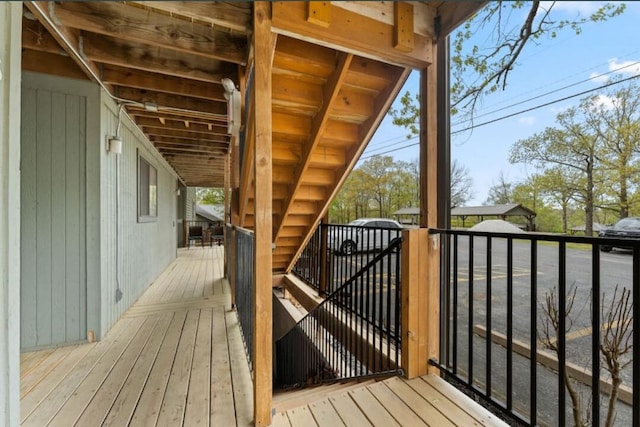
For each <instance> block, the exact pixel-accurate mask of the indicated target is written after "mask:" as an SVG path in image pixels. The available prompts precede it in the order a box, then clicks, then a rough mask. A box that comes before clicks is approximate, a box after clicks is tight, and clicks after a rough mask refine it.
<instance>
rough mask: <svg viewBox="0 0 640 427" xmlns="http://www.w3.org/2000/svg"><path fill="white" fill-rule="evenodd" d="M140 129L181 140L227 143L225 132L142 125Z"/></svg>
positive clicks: (155, 134) (149, 133)
mask: <svg viewBox="0 0 640 427" xmlns="http://www.w3.org/2000/svg"><path fill="white" fill-rule="evenodd" d="M142 131H143V132H144V133H145V134H148V135H152V136H164V137H171V138H179V139H183V140H185V139H186V140H195V141H203V142H205V141H206V142H220V143H223V144H226V145H229V136H228V135H227V134H220V133H213V132H210V133H201V132H191V131H188V130H175V129H163V128H161V127H150V126H142Z"/></svg>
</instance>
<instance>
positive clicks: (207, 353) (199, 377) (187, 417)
mask: <svg viewBox="0 0 640 427" xmlns="http://www.w3.org/2000/svg"><path fill="white" fill-rule="evenodd" d="M212 317H213V316H212V313H211V310H200V319H199V322H198V330H197V336H196V341H195V348H194V350H193V363H192V364H191V378H190V380H189V394H188V396H187V407H186V409H185V414H184V425H186V426H207V425H209V413H210V410H209V408H210V405H211V404H210V399H211V389H210V386H211V380H210V378H211V327H212V325H211V321H212Z"/></svg>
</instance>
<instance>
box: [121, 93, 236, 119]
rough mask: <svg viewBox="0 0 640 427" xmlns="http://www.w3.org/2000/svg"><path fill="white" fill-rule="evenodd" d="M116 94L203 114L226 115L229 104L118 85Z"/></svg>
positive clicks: (163, 106)
mask: <svg viewBox="0 0 640 427" xmlns="http://www.w3.org/2000/svg"><path fill="white" fill-rule="evenodd" d="M115 95H116V96H118V97H119V98H123V99H126V100H128V101H134V102H139V103H141V104H143V103H145V102H152V103H155V104H157V105H158V107H159V109H160V110H162V109H163V108H172V109H177V110H186V111H189V112H191V111H193V112H199V113H200V114H202V115H209V114H211V115H226V114H227V104H226V103H222V102H212V101H204V100H201V99H195V98H189V97H185V96H176V95H169V94H166V93H161V92H152V91H146V90H142V89H131V88H126V87H118V88H117V90H116V91H115Z"/></svg>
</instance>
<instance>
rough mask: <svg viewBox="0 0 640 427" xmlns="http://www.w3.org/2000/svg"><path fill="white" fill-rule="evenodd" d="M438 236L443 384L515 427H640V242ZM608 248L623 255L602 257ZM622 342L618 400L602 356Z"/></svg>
mask: <svg viewBox="0 0 640 427" xmlns="http://www.w3.org/2000/svg"><path fill="white" fill-rule="evenodd" d="M430 232H431V233H433V234H440V236H441V239H440V242H441V254H442V262H441V269H442V270H441V286H440V295H441V298H440V315H441V319H440V359H439V360H437V361H436V360H431V361H430V363H431V364H434V365H436V366H438V367H439V368H440V369H441V371H442V372H443V373H444V374H445V378H447V379H448V380H449V381H451V382H452V383H454V384H455V385H456V386H457V387H459V388H461V389H465V390H467V391H468V392H470V393H473V394H474V395H475V396H476V397H477V398H478V399H479V400H481V401H482V402H483V403H484V404H485V405H486V406H487V407H489V408H490V409H493V410H494V411H495V412H497V413H501V414H503V415H504V416H505V417H506V418H507V419H509V420H510V421H511V422H513V423H514V424H516V425H531V426H534V425H559V426H563V425H574V424H576V423H577V424H581V425H594V426H599V425H604V424H605V419H606V418H607V416H608V415H611V416H613V418H614V419H615V425H629V426H631V425H633V426H638V425H640V346H637V345H635V343H636V342H637V339H639V338H640V305H638V304H635V303H634V302H635V296H636V295H637V293H638V292H640V240H639V239H610V238H594V237H578V236H563V235H544V234H507V233H486V232H473V231H468V230H430ZM611 247H616V248H620V247H622V248H624V249H623V250H616V251H614V252H612V253H601V252H609V251H610V250H611ZM623 289H625V290H624V291H623ZM625 295H626V297H625ZM625 298H626V300H625ZM625 301H626V303H625ZM619 302H622V305H619ZM611 313H613V314H614V315H613V317H612V316H611ZM612 337H613V338H614V339H613V340H612ZM616 337H617V338H618V339H619V342H618V346H617V348H618V349H619V350H621V351H623V352H624V353H623V354H621V355H620V356H619V357H617V362H618V363H619V364H620V366H621V367H622V369H621V371H620V373H619V374H620V378H621V379H622V385H621V386H620V388H619V390H618V393H617V396H616V395H615V394H614V395H613V396H614V398H615V399H612V397H611V396H612V393H611V390H612V388H611V387H612V376H611V375H610V373H609V370H608V369H607V360H609V359H608V357H605V351H608V352H609V354H608V356H609V357H611V356H612V352H611V351H610V345H611V343H612V342H615V338H616ZM569 388H571V389H572V392H570V391H569ZM574 397H575V398H576V399H577V400H576V401H575V402H574V401H573V400H574ZM610 402H614V403H615V404H614V405H613V407H614V408H613V411H615V412H614V413H610V411H611V409H610V404H611V403H610ZM576 416H580V417H582V421H580V422H576V421H575V420H576V419H577V418H575V417H576ZM582 423H583V424H582Z"/></svg>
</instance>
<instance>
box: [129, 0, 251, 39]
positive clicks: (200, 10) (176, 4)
mask: <svg viewBox="0 0 640 427" xmlns="http://www.w3.org/2000/svg"><path fill="white" fill-rule="evenodd" d="M131 3H134V4H139V5H143V6H146V7H148V8H150V9H157V10H162V11H164V12H168V13H170V14H173V15H179V16H184V17H187V18H191V19H193V20H195V21H200V22H206V23H208V24H211V25H216V26H219V27H224V28H229V29H231V30H234V31H238V32H240V33H243V34H247V33H248V32H249V30H250V28H251V4H250V3H242V2H233V3H228V4H227V3H225V2H215V3H210V2H198V1H185V2H182V1H163V2H158V1H134V2H131Z"/></svg>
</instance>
